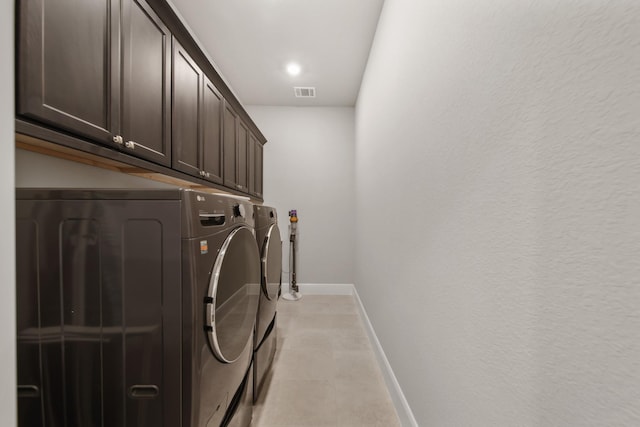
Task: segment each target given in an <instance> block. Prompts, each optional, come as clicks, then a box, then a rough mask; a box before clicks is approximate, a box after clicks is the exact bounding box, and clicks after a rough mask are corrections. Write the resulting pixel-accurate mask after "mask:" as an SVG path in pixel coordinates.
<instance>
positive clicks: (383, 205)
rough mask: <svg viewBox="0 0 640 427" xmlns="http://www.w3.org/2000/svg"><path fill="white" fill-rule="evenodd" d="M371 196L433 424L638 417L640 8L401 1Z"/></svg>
mask: <svg viewBox="0 0 640 427" xmlns="http://www.w3.org/2000/svg"><path fill="white" fill-rule="evenodd" d="M356 199H357V201H356V214H357V217H358V221H357V222H356V230H357V231H356V236H357V244H356V287H357V289H358V293H359V294H360V296H361V298H362V300H363V302H364V305H365V307H366V310H367V312H368V314H369V316H370V318H371V320H372V323H373V325H374V327H375V330H376V332H377V335H378V337H379V339H380V341H381V342H382V345H383V346H384V349H385V352H386V354H387V356H388V358H389V360H390V363H391V365H392V366H393V369H394V371H395V374H396V376H397V377H398V380H399V382H400V384H401V386H402V388H403V391H404V393H405V395H406V396H407V399H408V401H409V404H410V405H411V407H412V410H413V412H414V414H415V416H416V419H417V420H418V423H419V424H420V425H422V426H471V425H473V426H516V425H517V426H582V425H594V426H595V425H599V426H600V425H618V426H622V425H625V426H632V425H633V426H635V425H640V405H639V402H640V3H638V2H637V1H635V0H620V1H616V2H606V1H595V0H593V1H577V0H576V1H557V0H541V1H524V0H519V1H512V0H491V1H482V2H477V1H474V0H455V1H438V2H434V1H429V2H417V1H414V0H386V2H385V5H384V8H383V12H382V16H381V20H380V23H379V27H378V31H377V34H376V39H375V42H374V45H373V48H372V52H371V56H370V58H369V64H368V67H367V71H366V73H365V77H364V81H363V84H362V87H361V91H360V96H359V99H358V104H357V107H356Z"/></svg>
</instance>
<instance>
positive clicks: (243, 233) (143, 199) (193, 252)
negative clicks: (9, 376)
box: [16, 189, 260, 427]
mask: <svg viewBox="0 0 640 427" xmlns="http://www.w3.org/2000/svg"><path fill="white" fill-rule="evenodd" d="M16 194H17V197H16V198H17V200H16V213H17V215H16V218H17V225H16V232H17V236H16V237H17V238H16V240H17V244H16V257H17V286H16V298H17V339H18V343H17V352H18V412H19V425H20V426H38V425H61V426H72V425H104V426H140V427H143V426H167V427H175V426H181V425H182V426H185V427H186V426H220V425H225V426H226V425H233V426H236V425H238V426H247V425H249V424H250V421H251V413H252V408H251V400H252V399H251V398H252V381H253V372H252V365H251V357H252V350H253V331H254V322H255V318H256V310H257V305H258V292H259V291H258V287H259V280H260V259H259V254H258V249H257V245H256V243H255V237H254V230H253V219H252V215H251V214H249V215H246V212H250V213H251V212H252V210H251V209H252V206H251V205H250V204H249V203H248V202H244V201H239V200H235V199H231V198H225V197H221V196H213V195H210V194H206V193H198V192H195V191H188V190H177V189H176V190H60V189H57V190H47V189H30V190H29V189H18V190H17V191H16Z"/></svg>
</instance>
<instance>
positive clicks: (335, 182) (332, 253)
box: [246, 106, 355, 283]
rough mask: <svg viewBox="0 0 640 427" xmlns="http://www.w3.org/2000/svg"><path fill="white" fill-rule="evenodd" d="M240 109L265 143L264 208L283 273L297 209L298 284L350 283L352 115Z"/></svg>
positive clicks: (310, 110) (334, 111) (290, 109)
mask: <svg viewBox="0 0 640 427" xmlns="http://www.w3.org/2000/svg"><path fill="white" fill-rule="evenodd" d="M246 108H247V111H248V112H249V114H250V115H251V117H252V118H253V120H254V121H255V122H256V124H257V125H258V127H259V128H260V130H261V131H262V132H263V133H264V135H265V136H266V137H267V140H268V142H267V144H266V145H265V146H264V182H265V184H264V202H265V204H266V205H269V206H274V207H275V208H277V210H278V215H279V221H278V226H279V227H280V233H281V235H282V240H283V250H284V257H283V258H284V259H283V264H284V269H285V270H287V271H288V270H289V263H288V253H289V217H288V212H289V210H291V209H297V210H298V216H299V218H300V222H299V225H298V240H297V245H298V252H297V255H298V258H297V260H296V266H297V281H298V283H353V264H354V236H355V234H354V215H353V213H354V212H353V211H354V197H353V191H354V158H353V150H354V109H353V108H311V107H305V108H297V107H264V106H247V107H246ZM283 281H285V282H288V274H286V273H285V275H284V276H283Z"/></svg>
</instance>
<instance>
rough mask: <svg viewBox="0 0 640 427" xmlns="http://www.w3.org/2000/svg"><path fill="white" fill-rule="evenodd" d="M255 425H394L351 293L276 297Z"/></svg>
mask: <svg viewBox="0 0 640 427" xmlns="http://www.w3.org/2000/svg"><path fill="white" fill-rule="evenodd" d="M265 391H266V393H263V394H262V395H261V397H260V398H259V400H258V402H256V405H255V407H254V414H253V422H252V424H251V425H252V426H254V427H276V426H277V427H284V426H296V427H303V426H314V427H316V426H345V427H346V426H349V427H356V426H367V427H373V426H380V427H383V426H384V427H393V426H400V423H399V421H398V417H397V415H396V412H395V409H394V407H393V404H392V403H391V399H390V397H389V393H388V391H387V388H386V386H385V383H384V380H383V378H382V374H381V372H380V368H379V367H378V364H377V362H376V359H375V355H374V353H373V350H372V348H371V344H370V343H369V339H368V337H367V334H366V332H365V329H364V327H363V324H362V321H361V319H360V315H359V314H358V309H357V306H356V301H355V299H354V298H353V296H337V295H304V296H303V298H302V299H301V300H300V301H296V302H291V301H285V300H283V299H281V300H280V302H279V303H278V351H277V352H276V356H275V361H274V364H273V368H272V370H271V373H270V374H269V376H268V377H267V380H266V383H265Z"/></svg>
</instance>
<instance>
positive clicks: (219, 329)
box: [205, 226, 260, 363]
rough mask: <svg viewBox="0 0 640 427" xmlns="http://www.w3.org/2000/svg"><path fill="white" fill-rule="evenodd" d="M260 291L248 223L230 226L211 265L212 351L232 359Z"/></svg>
mask: <svg viewBox="0 0 640 427" xmlns="http://www.w3.org/2000/svg"><path fill="white" fill-rule="evenodd" d="M259 295H260V254H259V253H258V247H257V245H256V238H255V236H254V234H253V233H252V232H251V230H250V229H249V228H248V227H244V226H242V227H239V228H236V229H235V230H233V231H232V232H231V233H230V234H229V236H227V238H226V239H225V241H224V243H223V244H222V247H221V249H220V252H219V253H218V257H217V258H216V262H215V263H214V265H213V271H212V272H211V279H210V281H209V290H208V298H207V300H206V315H205V319H206V320H205V321H206V325H205V326H206V327H205V329H206V330H207V335H208V338H209V344H210V345H211V348H212V350H213V353H214V355H215V356H216V357H217V358H218V359H219V360H220V361H221V362H224V363H233V362H235V361H236V360H237V359H238V357H240V354H242V350H244V348H245V346H246V345H247V342H248V341H249V340H250V339H251V334H252V333H253V328H254V324H255V320H256V314H257V309H258V298H259Z"/></svg>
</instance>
